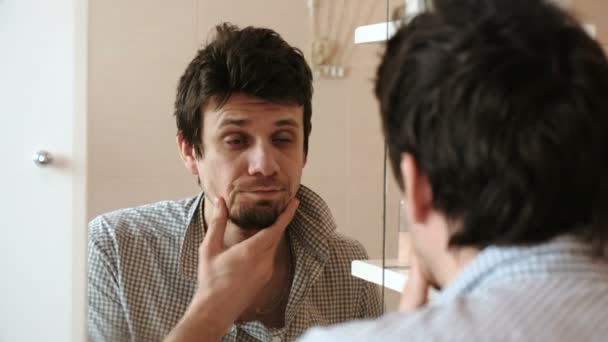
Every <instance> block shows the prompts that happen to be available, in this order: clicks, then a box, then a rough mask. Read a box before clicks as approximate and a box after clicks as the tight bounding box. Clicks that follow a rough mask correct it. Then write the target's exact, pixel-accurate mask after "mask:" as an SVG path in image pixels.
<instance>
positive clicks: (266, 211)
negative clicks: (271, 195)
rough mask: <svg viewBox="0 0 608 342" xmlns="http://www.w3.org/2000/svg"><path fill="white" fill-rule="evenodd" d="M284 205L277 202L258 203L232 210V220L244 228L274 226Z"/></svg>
mask: <svg viewBox="0 0 608 342" xmlns="http://www.w3.org/2000/svg"><path fill="white" fill-rule="evenodd" d="M283 210H284V206H281V205H278V204H275V203H256V204H255V205H251V206H247V207H244V208H243V207H239V208H237V209H236V210H231V211H230V220H231V221H232V222H233V223H234V224H235V225H237V226H238V227H240V228H241V229H243V230H261V229H264V228H268V227H270V226H272V225H273V224H274V223H275V221H276V220H277V218H278V217H279V215H280V214H281V212H282V211H283Z"/></svg>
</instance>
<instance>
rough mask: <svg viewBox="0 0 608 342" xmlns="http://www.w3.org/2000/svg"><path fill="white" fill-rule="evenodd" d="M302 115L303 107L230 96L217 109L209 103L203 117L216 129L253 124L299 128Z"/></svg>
mask: <svg viewBox="0 0 608 342" xmlns="http://www.w3.org/2000/svg"><path fill="white" fill-rule="evenodd" d="M303 113H304V110H303V107H302V106H299V105H297V104H279V103H274V102H270V101H266V100H262V99H258V98H255V97H249V96H232V97H231V98H230V99H228V101H226V103H225V104H224V105H223V106H221V107H219V108H218V107H217V105H215V104H214V103H210V105H209V106H207V110H206V111H205V112H204V116H205V121H208V122H209V123H210V124H213V125H214V126H216V127H218V128H221V127H224V126H227V125H235V126H248V125H252V124H255V123H265V124H272V125H276V126H294V127H299V126H300V125H301V122H302V120H303Z"/></svg>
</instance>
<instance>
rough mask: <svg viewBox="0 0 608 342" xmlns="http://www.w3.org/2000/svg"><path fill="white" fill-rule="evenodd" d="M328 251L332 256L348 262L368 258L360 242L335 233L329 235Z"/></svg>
mask: <svg viewBox="0 0 608 342" xmlns="http://www.w3.org/2000/svg"><path fill="white" fill-rule="evenodd" d="M329 249H330V253H331V254H333V255H334V256H340V257H341V258H342V259H348V260H350V261H352V260H361V259H368V258H369V257H368V255H367V252H366V250H365V248H364V247H363V245H362V244H361V242H359V241H358V240H356V239H353V238H351V237H348V236H346V235H344V234H341V233H339V232H336V231H334V232H332V234H331V235H330V238H329Z"/></svg>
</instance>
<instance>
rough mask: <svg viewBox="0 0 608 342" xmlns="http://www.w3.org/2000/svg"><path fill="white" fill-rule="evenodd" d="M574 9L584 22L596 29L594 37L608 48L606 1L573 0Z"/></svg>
mask: <svg viewBox="0 0 608 342" xmlns="http://www.w3.org/2000/svg"><path fill="white" fill-rule="evenodd" d="M572 2H573V6H574V11H575V13H576V14H577V16H578V17H579V18H580V19H581V20H582V21H583V22H585V23H588V24H592V25H594V26H595V29H596V39H597V40H598V41H600V43H602V45H603V46H604V50H608V1H606V0H573V1H572Z"/></svg>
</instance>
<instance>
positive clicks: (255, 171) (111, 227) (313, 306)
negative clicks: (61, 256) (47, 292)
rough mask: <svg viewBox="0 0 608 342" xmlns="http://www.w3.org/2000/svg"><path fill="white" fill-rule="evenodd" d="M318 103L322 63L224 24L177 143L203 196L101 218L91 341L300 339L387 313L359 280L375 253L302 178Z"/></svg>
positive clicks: (204, 62)
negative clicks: (361, 264)
mask: <svg viewBox="0 0 608 342" xmlns="http://www.w3.org/2000/svg"><path fill="white" fill-rule="evenodd" d="M311 98H312V73H311V70H310V68H309V67H308V65H307V64H306V62H305V60H304V58H303V56H302V53H301V52H300V51H299V50H298V49H296V48H293V47H291V46H289V45H288V44H287V43H286V42H285V41H284V40H283V39H282V38H281V37H280V36H279V35H278V34H277V33H276V32H273V31H271V30H268V29H262V28H252V27H247V28H244V29H242V30H240V29H238V28H236V27H235V26H231V25H228V24H223V25H219V26H217V27H216V33H215V37H214V38H213V39H212V40H211V41H210V42H209V43H208V44H207V46H205V47H204V48H203V49H202V50H200V51H199V52H198V54H197V55H196V57H195V58H194V60H193V61H192V62H191V63H190V65H189V66H188V68H187V69H186V71H185V73H184V75H183V76H182V77H181V79H180V82H179V86H178V91H177V99H176V101H175V116H176V121H177V128H178V136H177V144H178V147H179V151H180V154H181V157H182V159H183V161H184V164H185V165H186V167H187V169H188V170H189V171H190V172H191V173H192V174H194V175H196V176H198V177H199V183H200V184H201V185H202V188H203V191H204V193H203V194H201V195H200V196H197V197H195V198H191V199H186V200H181V201H165V202H160V203H155V204H151V205H147V206H143V207H139V208H132V209H125V210H120V211H116V212H113V213H109V214H106V215H102V216H100V217H98V218H96V219H95V220H93V221H92V222H91V224H90V235H89V275H88V280H89V333H90V336H91V338H92V339H93V340H98V341H102V340H103V341H127V340H135V341H159V340H162V339H164V338H167V340H177V341H186V340H188V338H194V339H200V338H203V337H204V336H214V339H216V340H217V339H219V338H222V337H223V339H224V340H232V341H234V340H236V341H269V340H272V339H275V338H279V339H282V340H287V341H289V340H294V339H295V338H297V337H298V336H300V335H301V334H302V333H303V332H304V331H305V330H306V329H307V328H309V327H311V326H313V325H327V324H333V323H338V322H342V321H346V320H351V319H356V318H365V317H374V316H377V315H379V314H380V310H381V308H380V306H379V297H378V292H377V289H375V288H374V287H373V286H371V285H369V284H366V283H365V282H363V281H360V280H357V279H355V278H353V277H352V276H351V275H350V263H351V261H352V260H354V259H363V258H366V253H365V251H364V249H363V248H362V247H361V246H360V244H358V243H357V242H355V241H353V240H350V239H347V238H345V237H343V236H341V235H339V234H337V233H336V232H335V223H334V221H333V219H332V216H331V213H330V211H329V209H328V208H327V206H326V204H325V203H324V202H323V200H322V199H321V198H320V197H319V196H318V195H316V194H315V193H314V192H312V191H311V190H310V189H308V188H306V187H304V186H301V185H300V178H301V174H302V168H303V167H304V164H305V162H306V156H307V152H308V138H309V134H310V131H311V114H312V109H311ZM199 246H200V247H199ZM218 289H219V290H221V291H218ZM216 292H219V295H216V294H215V293H216ZM207 309H212V311H207ZM201 314H202V315H206V316H205V320H201V319H200V315H201ZM226 322H227V323H226Z"/></svg>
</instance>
